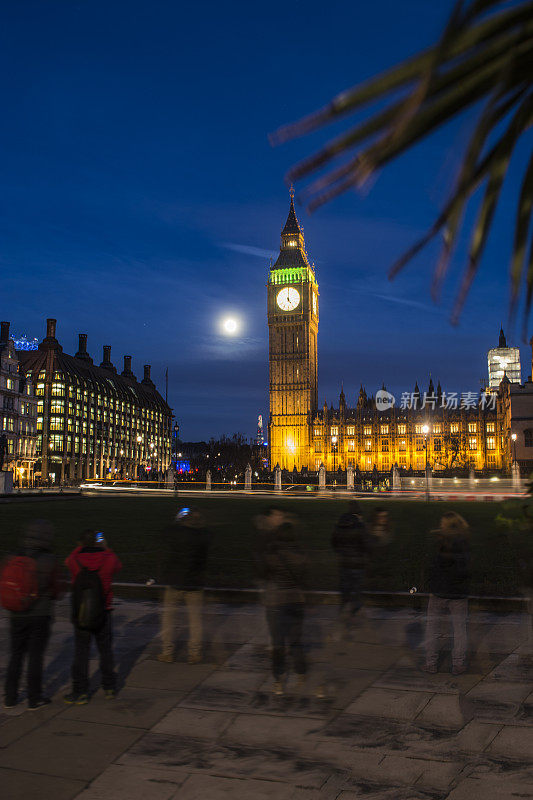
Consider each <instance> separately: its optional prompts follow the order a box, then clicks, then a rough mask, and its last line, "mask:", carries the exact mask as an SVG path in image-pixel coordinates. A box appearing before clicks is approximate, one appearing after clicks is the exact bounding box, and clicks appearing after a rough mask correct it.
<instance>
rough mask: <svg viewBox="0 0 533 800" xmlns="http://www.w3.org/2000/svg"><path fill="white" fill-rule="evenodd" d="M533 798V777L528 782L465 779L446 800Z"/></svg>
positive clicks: (520, 799) (516, 799) (517, 799)
mask: <svg viewBox="0 0 533 800" xmlns="http://www.w3.org/2000/svg"><path fill="white" fill-rule="evenodd" d="M532 797H533V776H532V777H531V778H529V779H528V780H527V781H526V780H524V781H522V780H518V781H516V780H509V778H504V779H500V780H495V779H494V778H493V777H491V778H484V779H480V780H476V779H472V778H465V780H463V781H461V783H460V784H459V786H457V787H456V788H454V789H453V791H451V792H450V794H448V796H447V798H446V800H530V798H532Z"/></svg>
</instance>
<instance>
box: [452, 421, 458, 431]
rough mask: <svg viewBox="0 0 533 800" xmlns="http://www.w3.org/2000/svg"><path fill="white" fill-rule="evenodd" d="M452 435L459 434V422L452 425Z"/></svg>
mask: <svg viewBox="0 0 533 800" xmlns="http://www.w3.org/2000/svg"><path fill="white" fill-rule="evenodd" d="M450 433H459V425H458V423H457V422H452V424H451V425H450Z"/></svg>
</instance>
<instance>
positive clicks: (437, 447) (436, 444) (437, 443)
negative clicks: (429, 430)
mask: <svg viewBox="0 0 533 800" xmlns="http://www.w3.org/2000/svg"><path fill="white" fill-rule="evenodd" d="M433 450H434V451H435V453H440V451H441V441H440V439H434V440H433Z"/></svg>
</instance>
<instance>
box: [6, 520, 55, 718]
mask: <svg viewBox="0 0 533 800" xmlns="http://www.w3.org/2000/svg"><path fill="white" fill-rule="evenodd" d="M52 541H53V528H52V526H51V525H50V523H49V522H46V521H45V520H35V522H31V523H30V524H29V525H28V527H27V528H26V531H25V533H24V535H23V537H22V541H21V546H20V549H19V552H18V553H17V555H15V556H12V557H10V558H8V559H7V561H6V563H5V564H4V566H3V568H2V576H1V579H0V591H1V595H2V605H3V606H4V608H6V609H8V610H9V612H10V620H9V640H10V657H9V663H8V666H7V672H6V679H5V695H4V708H13V707H14V706H16V705H17V703H18V687H19V681H20V676H21V673H22V667H23V663H24V658H25V656H26V654H27V656H28V670H27V685H28V709H29V710H30V711H36V710H37V709H39V708H42V707H43V706H46V705H48V704H49V703H50V702H51V701H50V698H48V697H46V696H44V695H43V692H42V675H43V661H44V654H45V651H46V646H47V644H48V640H49V638H50V628H51V624H52V616H53V608H54V601H55V600H56V598H57V597H58V596H59V594H60V590H61V584H60V568H59V563H58V561H57V558H56V557H55V556H54V555H53V553H52Z"/></svg>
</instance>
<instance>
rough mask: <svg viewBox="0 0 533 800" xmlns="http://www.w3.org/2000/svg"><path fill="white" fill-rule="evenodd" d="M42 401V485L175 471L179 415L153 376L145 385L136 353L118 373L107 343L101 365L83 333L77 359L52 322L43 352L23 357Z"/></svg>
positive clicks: (147, 369) (38, 421) (39, 435)
mask: <svg viewBox="0 0 533 800" xmlns="http://www.w3.org/2000/svg"><path fill="white" fill-rule="evenodd" d="M18 357H19V359H20V363H21V368H22V369H23V371H24V374H25V376H26V378H27V380H28V381H29V382H31V383H32V384H33V385H34V387H35V394H36V398H37V415H36V429H37V430H36V432H37V464H36V476H37V477H38V478H40V480H41V482H42V483H49V482H52V483H56V484H64V483H71V482H72V483H75V482H79V481H81V480H84V479H99V480H102V479H116V480H120V479H122V480H153V479H155V480H161V479H162V478H163V477H164V475H165V473H166V472H167V470H168V468H169V466H170V458H171V422H172V410H171V409H170V408H169V406H168V405H167V403H166V402H165V400H164V399H163V398H162V397H161V395H160V394H159V392H158V391H157V389H156V388H155V385H154V383H153V382H152V380H151V378H150V366H149V365H146V366H145V367H144V377H143V379H142V380H141V381H138V380H137V378H136V377H135V375H134V374H133V372H132V369H131V356H124V369H123V371H122V373H120V374H119V373H118V371H117V369H116V367H115V366H114V365H113V363H112V362H111V347H109V346H105V347H104V349H103V358H102V362H101V363H100V365H99V366H97V365H96V364H94V363H93V359H92V358H91V356H90V355H89V353H88V352H87V335H86V334H80V335H79V346H78V351H77V353H76V355H75V356H70V355H67V354H66V353H64V352H63V348H62V346H61V345H60V343H59V341H58V340H57V338H56V320H54V319H48V320H47V330H46V337H45V338H44V339H43V341H42V342H41V343H40V344H39V347H38V349H37V350H33V351H25V352H20V353H18Z"/></svg>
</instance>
